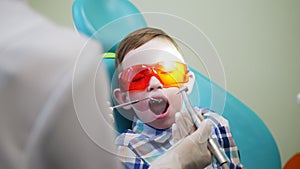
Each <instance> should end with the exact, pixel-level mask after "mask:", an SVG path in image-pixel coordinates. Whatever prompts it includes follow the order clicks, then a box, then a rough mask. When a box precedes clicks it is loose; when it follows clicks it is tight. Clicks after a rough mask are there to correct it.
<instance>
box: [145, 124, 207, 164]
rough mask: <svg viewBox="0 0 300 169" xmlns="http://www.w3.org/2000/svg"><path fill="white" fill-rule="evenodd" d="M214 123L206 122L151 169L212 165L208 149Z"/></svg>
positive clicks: (164, 155)
mask: <svg viewBox="0 0 300 169" xmlns="http://www.w3.org/2000/svg"><path fill="white" fill-rule="evenodd" d="M211 128H212V122H211V121H210V120H204V121H202V122H201V125H200V127H199V128H198V129H197V130H196V131H195V132H194V133H192V134H191V135H189V136H187V137H186V138H183V139H182V140H180V141H179V142H178V143H177V144H175V145H174V146H173V147H172V148H170V149H169V150H168V151H167V152H166V153H165V154H163V155H162V156H160V157H158V158H157V159H156V160H154V161H153V162H152V163H151V165H150V169H194V168H205V167H206V166H207V165H209V164H210V163H211V154H210V152H209V150H208V149H207V140H208V137H209V136H210V133H211Z"/></svg>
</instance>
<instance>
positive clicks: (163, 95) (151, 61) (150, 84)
mask: <svg viewBox="0 0 300 169" xmlns="http://www.w3.org/2000/svg"><path fill="white" fill-rule="evenodd" d="M183 62H184V60H183V58H182V56H181V54H180V53H179V52H178V50H177V49H176V47H175V46H174V45H173V44H172V43H171V42H169V41H168V40H165V39H161V38H155V39H153V40H151V41H149V42H147V43H146V44H144V45H142V46H140V47H139V48H137V49H135V50H132V51H130V52H129V53H128V54H127V55H126V56H125V58H124V60H123V62H122V66H123V67H122V69H123V70H126V69H127V70H129V69H128V68H130V70H129V71H128V72H129V73H132V70H133V68H135V70H136V69H140V68H141V67H142V66H141V65H142V64H143V66H146V67H147V66H149V69H150V70H151V73H149V71H146V72H147V73H145V72H139V71H137V73H139V74H140V76H141V77H142V78H145V77H147V80H143V82H139V81H137V83H136V84H134V85H133V86H137V89H138V90H137V89H134V90H132V89H131V90H129V91H128V90H126V91H124V90H120V89H116V90H115V92H114V94H115V98H116V100H117V101H118V102H119V103H125V102H128V101H132V100H140V99H143V98H146V97H150V98H153V100H151V99H147V100H144V101H141V102H139V103H136V104H133V105H131V106H129V107H125V108H127V109H129V108H133V110H134V111H135V113H136V115H137V116H138V118H139V119H140V120H142V121H143V122H145V123H147V124H148V125H150V126H152V127H154V128H157V129H166V128H169V127H171V126H172V124H173V123H174V121H175V113H176V112H179V111H180V110H181V106H182V98H181V95H180V94H177V93H178V92H179V87H180V86H178V84H177V83H176V84H175V85H166V83H164V80H165V79H166V78H165V76H164V75H159V76H158V75H157V74H159V72H158V71H160V68H161V67H162V68H164V67H165V68H167V67H168V66H169V65H170V64H171V65H176V66H177V67H181V68H182V66H183V64H182V63H183ZM184 66H185V65H184ZM156 68H157V69H156ZM185 68H186V67H185ZM185 70H186V69H185ZM176 71H178V68H177V69H176ZM123 72H125V71H123ZM162 73H164V72H162ZM175 73H176V72H175ZM176 74H178V73H176ZM180 75H185V76H181V77H185V79H186V81H185V82H187V81H188V79H189V76H188V72H187V70H186V71H185V72H181V74H180ZM134 76H135V78H136V77H137V76H136V75H134ZM137 80H139V79H137ZM171 80H172V79H171ZM130 82H131V83H129V84H131V85H132V84H133V83H132V81H131V80H130ZM134 83H135V82H134ZM182 85H183V84H182V83H181V86H182ZM127 86H128V85H127ZM141 86H142V87H141ZM132 88H134V87H132ZM154 99H155V100H154Z"/></svg>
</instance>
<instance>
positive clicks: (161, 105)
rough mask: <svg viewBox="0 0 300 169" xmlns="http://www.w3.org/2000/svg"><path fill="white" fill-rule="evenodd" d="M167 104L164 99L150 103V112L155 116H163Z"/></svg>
mask: <svg viewBox="0 0 300 169" xmlns="http://www.w3.org/2000/svg"><path fill="white" fill-rule="evenodd" d="M168 106H169V103H168V102H167V101H166V100H165V99H156V100H151V101H150V110H151V111H152V112H153V113H155V114H156V115H160V114H163V113H164V112H165V111H167V109H168Z"/></svg>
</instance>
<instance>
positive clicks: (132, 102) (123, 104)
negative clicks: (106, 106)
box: [111, 97, 157, 109]
mask: <svg viewBox="0 0 300 169" xmlns="http://www.w3.org/2000/svg"><path fill="white" fill-rule="evenodd" d="M147 99H150V100H154V101H157V99H154V98H152V97H145V98H143V99H140V100H132V101H129V102H127V103H122V104H119V105H116V106H112V107H111V108H112V109H117V108H120V107H124V106H128V105H131V104H136V103H138V102H140V101H144V100H147Z"/></svg>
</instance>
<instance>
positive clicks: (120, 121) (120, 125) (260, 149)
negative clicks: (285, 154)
mask: <svg viewBox="0 0 300 169" xmlns="http://www.w3.org/2000/svg"><path fill="white" fill-rule="evenodd" d="M113 3H115V4H114V5H113ZM112 8H114V9H112ZM137 13H139V11H138V10H137V9H136V8H135V7H134V6H133V5H132V4H131V3H130V2H129V1H126V0H75V2H74V4H73V19H74V22H75V26H76V28H77V29H78V30H79V31H80V32H82V33H85V34H86V35H88V36H91V37H93V38H96V39H97V40H99V41H100V42H101V43H102V44H103V46H104V51H105V52H108V51H111V52H114V49H115V47H116V44H117V43H118V42H119V41H120V40H121V39H122V38H123V37H124V36H126V35H127V34H128V33H129V32H131V31H133V30H135V29H137V28H140V27H145V26H146V22H145V21H144V20H143V18H141V15H136V16H137V20H136V21H132V20H130V21H129V20H127V22H123V23H122V26H121V27H117V28H115V27H113V26H112V27H111V26H110V27H109V28H111V29H107V31H106V33H105V34H106V35H107V32H109V31H111V32H110V33H109V35H110V36H111V37H113V38H112V39H113V40H111V38H108V36H106V35H105V36H102V35H96V36H95V34H96V32H97V30H99V29H105V28H107V27H106V25H109V24H111V23H112V21H115V20H118V19H119V18H122V17H123V18H124V16H125V17H126V16H132V14H137ZM130 19H132V18H130ZM116 30H119V32H121V34H118V35H117V36H116V35H115V33H116V32H114V31H116ZM104 32H105V31H104ZM107 38H108V39H107ZM111 46H113V47H111ZM99 59H101V58H100V57H99ZM103 64H104V65H105V67H106V69H107V72H108V74H109V77H111V78H112V77H113V74H114V72H115V67H114V58H113V57H104V59H103ZM189 69H190V70H191V71H193V72H194V73H195V76H196V83H195V86H194V89H195V88H196V89H197V90H193V92H192V93H191V95H190V98H191V100H193V102H192V104H193V105H197V106H200V107H206V108H210V109H212V110H214V109H215V106H216V104H212V102H211V100H212V99H213V98H214V99H215V98H218V97H219V96H220V95H223V93H225V95H226V99H225V100H224V101H225V102H223V101H222V102H223V103H220V104H224V107H223V112H218V113H222V115H223V116H224V117H225V118H226V119H227V120H228V121H229V123H230V126H231V132H232V134H233V136H234V139H235V141H236V144H237V146H238V147H239V150H240V154H241V162H242V164H243V165H244V166H245V167H246V168H248V169H280V168H281V160H280V154H279V150H278V147H277V144H276V142H275V140H274V138H273V136H272V134H271V133H270V131H269V129H268V128H267V126H266V125H265V124H264V122H263V121H262V120H261V119H260V118H259V117H258V116H257V115H256V113H255V112H253V111H252V110H251V109H250V108H249V107H247V106H246V105H245V104H243V103H242V102H241V101H239V100H238V99H237V98H236V97H234V96H233V95H231V94H230V93H229V92H227V91H226V90H224V89H223V88H222V87H220V86H218V85H217V84H215V83H214V82H212V81H211V80H209V79H208V78H206V77H205V76H204V75H202V74H201V73H199V72H198V71H196V70H195V69H193V68H191V67H189ZM200 100H201V101H200ZM115 123H116V129H117V131H118V132H122V131H123V130H125V129H128V128H131V121H130V120H127V119H126V118H124V117H123V116H122V115H121V114H120V113H119V112H115Z"/></svg>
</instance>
